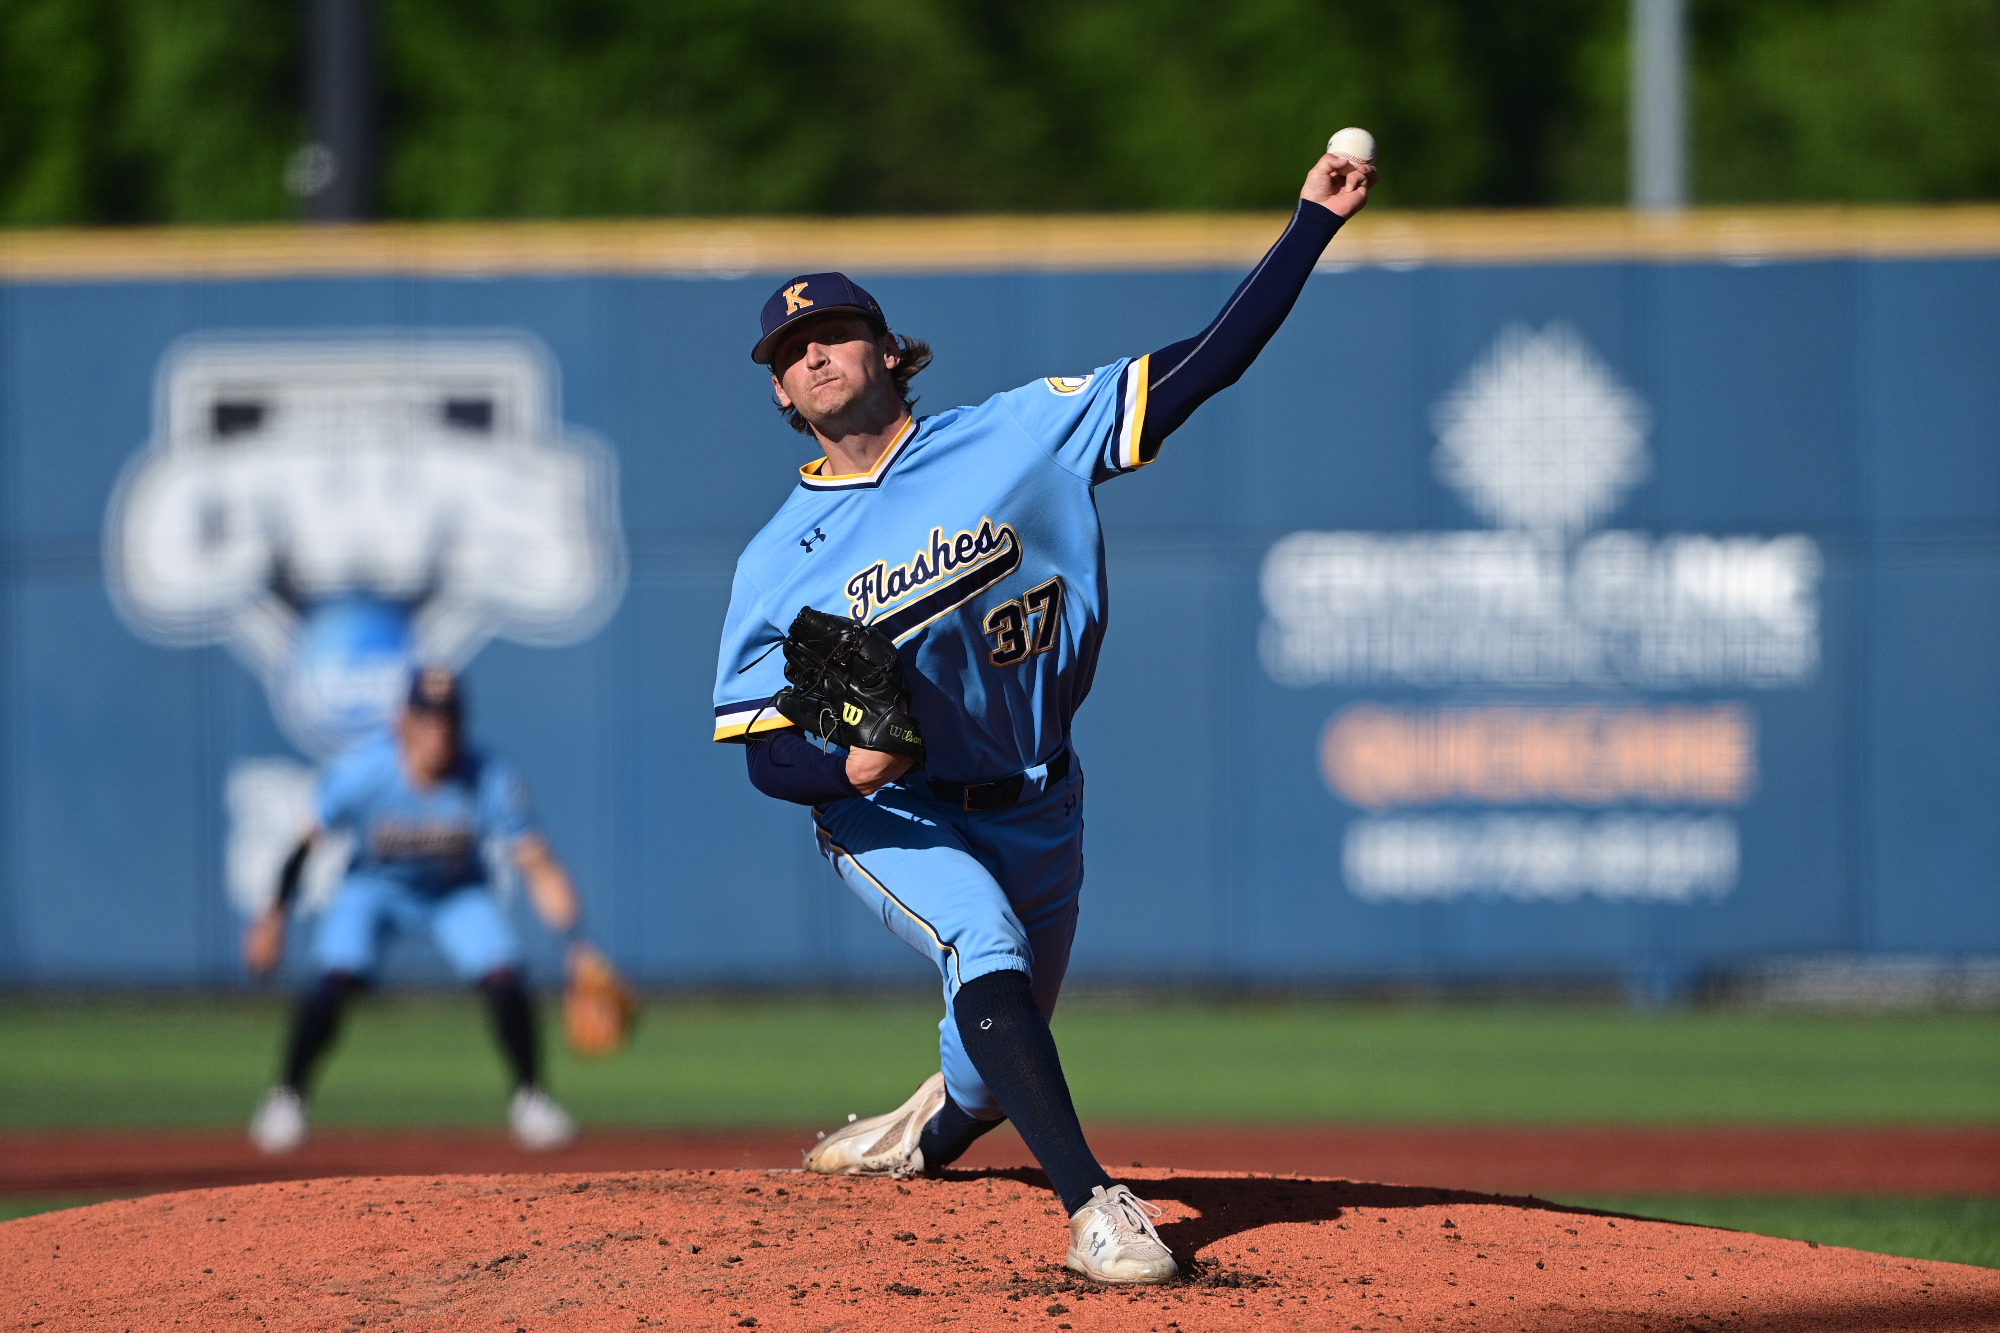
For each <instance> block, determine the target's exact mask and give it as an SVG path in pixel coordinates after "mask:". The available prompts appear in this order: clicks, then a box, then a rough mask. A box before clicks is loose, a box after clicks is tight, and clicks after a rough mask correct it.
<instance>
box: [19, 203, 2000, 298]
mask: <svg viewBox="0 0 2000 1333" xmlns="http://www.w3.org/2000/svg"><path fill="white" fill-rule="evenodd" d="M1283 221H1284V219H1283V217H1282V215H1279V214H1275V213H1273V214H1264V213H1227V214H1222V213H1205V214H1111V215H1094V216H1076V215H1067V216H1010V217H990V216H982V217H945V218H675V219H664V220H645V221H614V222H478V223H450V222H441V223H383V224H374V225H365V226H289V225H287V226H259V227H216V228H97V229H91V230H82V229H79V230H16V231H0V281H17V282H20V281H28V282H37V281H39V282H68V281H116V280H130V279H148V278H180V277H216V278H256V277H281V276H337V275H342V274H367V273H407V274H413V275H419V274H420V275H438V276H463V277H482V276H502V275H511V274H576V273H625V274H656V275H661V276H670V277H729V276H736V275H739V274H743V273H751V272H766V273H769V272H783V273H794V272H799V273H804V272H815V271H819V270H823V269H850V270H853V271H854V272H855V273H857V274H876V275H881V274H892V273H1009V272H1046V273H1059V272H1081V271H1092V270H1119V269H1125V270H1157V269H1204V268H1225V269H1226V268H1240V267H1242V266H1244V265H1246V264H1248V263H1249V262H1250V261H1252V260H1254V259H1255V258H1256V257H1257V256H1258V255H1259V254H1261V253H1262V252H1263V250H1264V248H1265V247H1266V246H1267V245H1268V244H1269V243H1270V241H1271V238H1272V237H1274V236H1275V235H1276V234H1277V232H1278V229H1279V228H1280V227H1281V226H1282V225H1283ZM1981 255H2000V205H1988V204H1981V205H1964V206H1955V207H1937V208H1783V209H1727V208H1716V209H1697V210H1693V211H1690V212H1687V213H1684V214H1680V215H1676V216H1672V217H1664V218H1656V217H1649V216H1644V215H1639V214H1634V213H1630V212H1626V211H1624V210H1622V209H1604V210H1587V211H1586V210H1577V211H1534V212H1530V211H1514V212H1481V213H1416V212H1404V213H1396V212H1387V211H1385V212H1381V213H1364V214H1363V215H1362V216H1361V217H1360V218H1358V219H1356V220H1355V222H1354V224H1353V225H1352V226H1351V227H1350V228H1348V229H1347V230H1346V231H1345V232H1344V233H1343V234H1342V235H1341V237H1340V238H1339V239H1338V240H1336V241H1335V243H1334V245H1333V248H1332V249H1330V250H1329V251H1328V252H1327V261H1326V262H1327V263H1328V264H1330V265H1334V266H1339V265H1344V264H1357V265H1388V266H1395V267H1405V266H1416V265H1422V264H1551V263H1556V264H1560V263H1589V262H1602V261H1613V260H1641V261H1650V262H1655V263H1702V262H1714V261H1718V260H1720V261H1725V262H1738V263H1759V262H1772V261H1781V260H1801V259H1826V258H1846V257H1855V258H1932V257H1968V256H1981Z"/></svg>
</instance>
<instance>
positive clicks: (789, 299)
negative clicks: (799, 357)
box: [750, 273, 889, 366]
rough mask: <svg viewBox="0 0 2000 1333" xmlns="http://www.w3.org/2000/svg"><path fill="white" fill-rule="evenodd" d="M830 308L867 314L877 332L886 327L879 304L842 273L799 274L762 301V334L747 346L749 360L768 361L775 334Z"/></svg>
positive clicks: (766, 363) (776, 337) (775, 338)
mask: <svg viewBox="0 0 2000 1333" xmlns="http://www.w3.org/2000/svg"><path fill="white" fill-rule="evenodd" d="M830 310H858V311H860V312H861V313H862V314H864V315H866V316H868V321H869V323H871V324H873V325H874V326H875V329H876V331H877V332H878V333H886V332H888V330H889V321H888V320H886V319H884V318H883V317H882V307H881V306H879V305H876V304H875V298H874V297H872V296H870V295H869V294H868V293H867V292H864V291H862V290H861V285H860V284H859V283H857V282H855V281H853V280H852V279H850V278H849V277H848V276H847V275H846V274H845V273H801V274H799V276H797V277H796V278H793V279H791V280H790V281H788V282H785V283H783V284H781V285H780V286H779V288H778V290H777V291H775V292H772V293H771V299H770V300H768V301H766V302H764V313H763V317H762V323H763V326H764V331H763V336H761V337H760V338H758V339H757V345H756V346H755V347H753V348H751V349H750V359H751V360H752V361H755V362H756V363H757V364H758V365H760V366H768V365H770V364H771V348H772V346H773V345H774V344H775V343H776V342H777V341H778V335H779V334H781V333H783V332H784V331H785V330H786V329H787V328H789V327H791V326H792V325H793V324H796V323H798V322H799V321H800V320H802V319H811V318H812V317H813V316H814V315H824V314H826V313H827V312H828V311H830Z"/></svg>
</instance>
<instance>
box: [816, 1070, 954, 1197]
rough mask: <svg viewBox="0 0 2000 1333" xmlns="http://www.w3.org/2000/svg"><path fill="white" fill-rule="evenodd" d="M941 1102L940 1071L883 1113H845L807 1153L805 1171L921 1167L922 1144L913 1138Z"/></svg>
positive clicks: (899, 1171)
mask: <svg viewBox="0 0 2000 1333" xmlns="http://www.w3.org/2000/svg"><path fill="white" fill-rule="evenodd" d="M943 1105H944V1075H943V1074H941V1073H939V1074H932V1075H931V1076H930V1077H929V1078H927V1079H925V1080H924V1081H923V1083H922V1084H921V1085H919V1086H918V1088H917V1090H916V1091H915V1092H914V1093H912V1094H911V1095H910V1100H908V1101H906V1102H904V1103H903V1104H902V1105H901V1106H899V1107H897V1108H896V1109H895V1110H893V1111H891V1112H889V1113H888V1114H887V1115H873V1116H869V1117H868V1118H867V1119H866V1120H856V1119H855V1118H854V1117H853V1116H849V1117H848V1118H847V1123H846V1124H845V1125H842V1126H841V1127H840V1128H839V1129H836V1130H835V1131H833V1133H831V1134H825V1135H822V1136H821V1137H820V1141H819V1143H818V1144H816V1145H815V1146H814V1147H813V1148H812V1150H811V1151H810V1152H808V1153H807V1154H806V1170H808V1171H817V1172H818V1173H819V1174H820V1175H823V1176H895V1177H896V1178H897V1179H899V1180H900V1179H901V1178H902V1177H904V1176H914V1175H916V1174H917V1173H918V1172H919V1171H922V1170H923V1169H924V1153H923V1149H921V1148H919V1147H918V1146H917V1140H918V1139H920V1138H922V1137H923V1133H924V1126H925V1125H928V1124H929V1123H930V1122H931V1117H932V1116H934V1115H936V1114H937V1113H938V1108H939V1107H941V1106H943Z"/></svg>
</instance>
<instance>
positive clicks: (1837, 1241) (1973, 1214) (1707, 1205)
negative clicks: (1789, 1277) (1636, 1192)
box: [1561, 1195, 2000, 1268]
mask: <svg viewBox="0 0 2000 1333" xmlns="http://www.w3.org/2000/svg"><path fill="white" fill-rule="evenodd" d="M1561 1202H1563V1203H1574V1204H1581V1205H1583V1206H1585V1207H1588V1208H1602V1209H1604V1210H1606V1211H1607V1212H1614V1213H1632V1214H1635V1215H1637V1216H1639V1217H1657V1218H1661V1219H1663V1220H1666V1221H1671V1222H1692V1223H1695V1224H1696V1225H1697V1226H1705V1227H1727V1228H1729V1229H1730V1230H1731V1231H1749V1232H1754V1233H1756V1234H1757V1235H1760V1236H1787V1237H1790V1238H1791V1239H1793V1240H1813V1241H1818V1242H1819V1243H1820V1244H1822V1245H1845V1246H1847V1247H1848V1248H1850V1249H1855V1250H1872V1251H1874V1252H1875V1253H1877V1254H1895V1255H1901V1256H1902V1257H1904V1258H1906V1259H1942V1260H1944V1261H1945V1262H1947V1263H1954V1264H1979V1265H1981V1266H1982V1267H1986V1268H2000V1199H1925V1198H1911V1199H1883V1198H1834V1199H1799V1198H1783V1197H1780V1198H1771V1197H1754V1198H1751V1197H1739V1198H1706V1197H1702V1196H1699V1195H1672V1196H1666V1197H1661V1196H1655V1195H1643V1196H1617V1197H1601V1196H1600V1197H1594V1198H1587V1199H1563V1200H1561Z"/></svg>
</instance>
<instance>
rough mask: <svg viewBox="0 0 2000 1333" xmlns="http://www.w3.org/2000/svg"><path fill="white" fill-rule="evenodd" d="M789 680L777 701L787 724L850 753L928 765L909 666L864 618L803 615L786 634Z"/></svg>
mask: <svg viewBox="0 0 2000 1333" xmlns="http://www.w3.org/2000/svg"><path fill="white" fill-rule="evenodd" d="M784 646H785V679H786V680H788V681H790V682H791V684H790V685H787V686H786V687H785V688H784V689H782V690H779V691H778V694H777V697H776V698H775V699H773V700H772V701H771V706H772V707H773V708H776V709H777V710H778V711H779V712H780V713H782V714H783V715H784V716H785V717H786V718H788V719H789V720H791V721H793V722H796V723H798V725H799V726H801V727H803V728H804V729H805V730H807V731H809V732H811V733H812V734H813V735H815V736H818V737H820V738H822V739H824V740H827V741H830V742H832V743H833V744H835V745H839V746H843V747H845V748H846V749H850V750H852V749H855V748H857V747H859V748H860V749H864V750H883V751H886V752H888V753H889V754H900V755H907V756H908V757H909V758H911V759H914V760H916V761H917V764H918V766H919V767H921V766H922V764H923V762H924V738H923V736H922V735H920V734H919V733H918V731H917V720H916V719H915V718H913V717H911V716H910V712H909V708H910V691H909V687H908V686H907V685H906V684H905V683H904V681H903V662H902V659H901V658H899V657H898V656H896V645H895V644H893V643H891V642H889V637H888V635H886V634H884V633H882V632H881V631H880V630H874V629H870V628H868V626H866V625H864V624H862V623H861V622H860V621H858V620H849V619H846V618H845V617H842V616H830V615H827V614H826V613H825V612H823V611H815V610H813V609H812V608H811V607H809V606H808V607H803V608H801V609H800V611H799V614H798V618H797V619H796V620H794V621H792V628H791V630H790V631H789V632H788V633H787V634H786V635H785V645H784Z"/></svg>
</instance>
